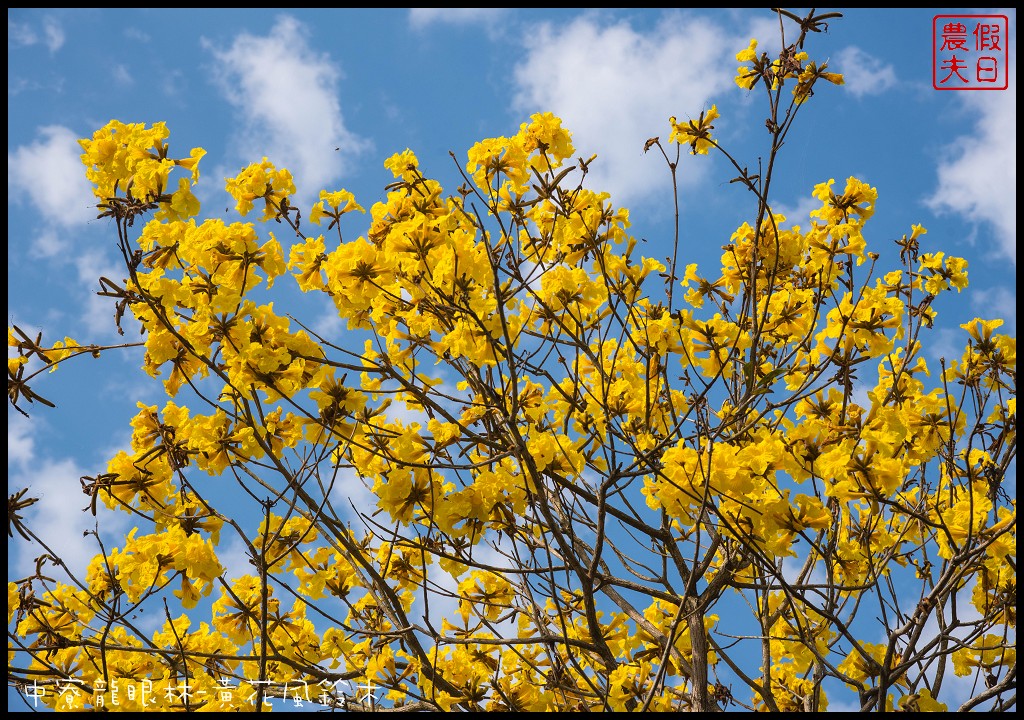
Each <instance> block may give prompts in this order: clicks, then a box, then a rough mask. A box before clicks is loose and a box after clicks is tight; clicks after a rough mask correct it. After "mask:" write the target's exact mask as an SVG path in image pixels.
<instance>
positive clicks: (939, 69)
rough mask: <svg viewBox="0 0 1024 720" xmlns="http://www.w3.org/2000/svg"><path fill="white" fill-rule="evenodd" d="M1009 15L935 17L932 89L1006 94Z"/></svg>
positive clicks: (933, 24)
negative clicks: (1000, 91) (999, 91)
mask: <svg viewBox="0 0 1024 720" xmlns="http://www.w3.org/2000/svg"><path fill="white" fill-rule="evenodd" d="M1009 30H1010V21H1009V19H1008V18H1007V16H1006V15H936V16H935V17H934V18H932V87H934V88H935V89H936V90H1006V88H1008V87H1009V86H1010V77H1009V72H1010V68H1009V60H1010V54H1009V37H1008V35H1009Z"/></svg>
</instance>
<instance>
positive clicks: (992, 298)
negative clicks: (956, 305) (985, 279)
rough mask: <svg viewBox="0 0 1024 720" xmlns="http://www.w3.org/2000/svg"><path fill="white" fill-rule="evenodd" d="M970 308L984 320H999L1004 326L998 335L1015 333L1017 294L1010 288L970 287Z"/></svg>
mask: <svg viewBox="0 0 1024 720" xmlns="http://www.w3.org/2000/svg"><path fill="white" fill-rule="evenodd" d="M970 293H971V307H973V308H974V311H975V312H976V313H978V314H979V315H980V316H981V317H982V318H983V319H985V320H992V319H994V318H999V319H1001V320H1003V321H1004V323H1005V324H1004V325H1003V326H1002V327H1001V328H999V330H998V331H997V332H999V333H1009V334H1011V335H1015V334H1016V333H1017V293H1016V292H1015V291H1013V290H1011V289H1010V288H1007V287H1002V286H997V287H988V288H986V287H977V288H975V286H973V285H972V286H971V290H970Z"/></svg>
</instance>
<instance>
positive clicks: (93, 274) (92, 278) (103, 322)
mask: <svg viewBox="0 0 1024 720" xmlns="http://www.w3.org/2000/svg"><path fill="white" fill-rule="evenodd" d="M75 269H76V270H77V272H78V280H79V282H80V283H81V286H82V287H83V288H84V289H85V290H87V291H88V295H87V296H86V298H85V300H84V301H83V302H82V303H81V305H80V307H79V310H80V311H81V319H82V322H83V323H84V326H85V328H86V329H87V330H88V331H89V333H90V335H91V336H92V337H96V336H97V335H101V336H112V335H114V334H116V333H117V326H116V325H115V324H114V302H113V301H112V299H111V298H108V297H100V296H99V295H97V294H96V291H97V290H99V278H100V277H106V278H109V279H110V280H113V281H114V282H116V283H118V284H123V283H122V282H121V281H122V278H123V277H124V276H125V275H126V272H125V269H124V266H123V265H121V264H117V263H114V262H112V261H111V260H110V258H109V257H106V256H104V255H103V254H102V253H100V252H97V251H95V250H84V251H82V252H80V253H79V254H77V255H76V256H75ZM129 317H130V316H129ZM124 327H125V328H128V327H131V325H129V324H128V322H127V321H126V322H125V323H124Z"/></svg>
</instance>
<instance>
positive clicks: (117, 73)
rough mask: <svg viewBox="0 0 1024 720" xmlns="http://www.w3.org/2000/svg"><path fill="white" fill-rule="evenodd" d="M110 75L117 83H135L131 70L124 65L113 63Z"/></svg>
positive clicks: (126, 84) (125, 84)
mask: <svg viewBox="0 0 1024 720" xmlns="http://www.w3.org/2000/svg"><path fill="white" fill-rule="evenodd" d="M110 75H111V77H112V78H113V80H114V82H116V83H117V84H118V85H124V86H128V85H134V84H135V78H133V77H132V73H131V71H130V70H129V69H128V68H127V67H125V66H124V65H115V66H114V69H113V70H112V71H111V73H110Z"/></svg>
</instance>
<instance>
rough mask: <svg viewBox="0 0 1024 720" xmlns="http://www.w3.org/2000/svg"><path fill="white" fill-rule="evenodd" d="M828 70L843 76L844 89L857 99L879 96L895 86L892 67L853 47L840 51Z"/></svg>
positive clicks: (894, 73)
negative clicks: (866, 96)
mask: <svg viewBox="0 0 1024 720" xmlns="http://www.w3.org/2000/svg"><path fill="white" fill-rule="evenodd" d="M829 68H830V69H832V70H835V71H836V72H839V73H842V74H843V78H844V79H845V80H846V89H847V90H848V91H849V92H851V93H853V95H854V97H858V98H859V97H864V96H865V95H879V94H881V93H883V92H885V91H886V90H889V89H890V88H893V87H895V86H896V84H897V80H896V71H895V70H894V69H893V67H892V65H889V64H887V63H883V62H882V61H881V60H879V59H878V58H876V57H875V56H874V55H870V54H868V53H866V52H864V51H863V50H861V49H860V48H859V47H855V46H853V45H851V46H850V47H847V48H843V49H842V50H840V51H839V54H838V55H836V59H835V60H834V61H833V62H830V63H829Z"/></svg>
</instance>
